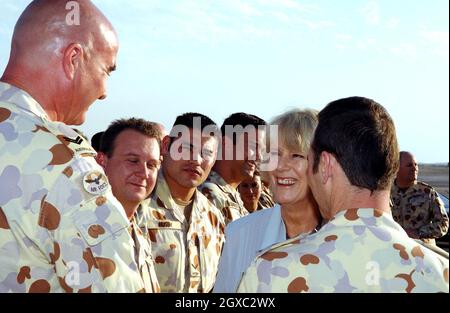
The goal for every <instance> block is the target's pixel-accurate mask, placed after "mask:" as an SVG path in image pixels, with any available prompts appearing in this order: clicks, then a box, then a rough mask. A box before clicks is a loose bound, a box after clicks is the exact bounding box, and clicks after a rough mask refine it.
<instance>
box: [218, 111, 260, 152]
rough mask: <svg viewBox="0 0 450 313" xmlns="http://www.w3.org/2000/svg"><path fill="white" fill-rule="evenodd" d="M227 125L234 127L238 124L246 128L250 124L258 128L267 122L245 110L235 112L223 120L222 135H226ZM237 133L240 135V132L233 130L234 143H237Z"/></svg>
mask: <svg viewBox="0 0 450 313" xmlns="http://www.w3.org/2000/svg"><path fill="white" fill-rule="evenodd" d="M227 125H229V126H232V127H233V128H234V127H236V126H242V127H243V128H245V127H247V126H249V125H251V126H254V127H255V128H257V127H258V126H266V125H267V123H266V121H264V120H263V119H262V118H260V117H258V116H256V115H253V114H247V113H243V112H238V113H233V114H231V115H230V116H228V117H227V118H226V119H225V120H224V121H223V124H222V126H221V127H220V132H221V133H222V137H223V136H225V135H226V126H227ZM237 135H239V132H233V138H232V139H233V144H236V137H237Z"/></svg>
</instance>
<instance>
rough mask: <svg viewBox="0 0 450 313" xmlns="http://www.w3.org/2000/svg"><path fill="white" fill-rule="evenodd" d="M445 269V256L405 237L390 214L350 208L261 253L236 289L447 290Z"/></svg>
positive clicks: (264, 290)
mask: <svg viewBox="0 0 450 313" xmlns="http://www.w3.org/2000/svg"><path fill="white" fill-rule="evenodd" d="M448 270H449V263H448V259H445V258H443V257H441V256H439V255H437V254H436V253H434V252H433V251H431V250H429V249H427V248H425V247H423V246H421V245H420V244H418V243H417V242H415V241H414V240H413V239H411V238H409V237H408V236H407V234H406V233H405V231H404V230H403V229H402V228H401V226H400V225H399V224H397V223H396V222H395V221H394V220H393V219H392V216H391V215H390V214H389V213H384V212H382V211H378V210H374V209H350V210H345V211H341V212H339V213H338V214H337V215H336V216H335V217H334V218H332V219H331V220H330V221H329V222H328V223H327V224H325V225H323V226H322V228H321V229H320V230H319V231H318V232H316V233H314V234H312V235H309V236H307V237H305V238H301V239H299V238H296V239H292V240H289V241H286V242H284V243H280V244H276V245H274V246H273V247H272V248H270V249H269V250H266V251H265V252H263V253H262V254H260V255H259V256H258V257H257V258H256V260H255V261H254V262H253V263H252V265H251V266H250V267H249V269H248V270H247V272H246V274H245V275H244V277H243V279H242V281H241V284H240V286H239V288H238V292H258V293H260V292H293V293H297V292H313V293H316V292H327V293H328V292H337V293H339V292H407V293H410V292H418V293H421V292H447V293H448V290H449V289H448V288H449V284H448Z"/></svg>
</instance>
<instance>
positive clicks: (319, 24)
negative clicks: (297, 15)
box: [298, 19, 335, 30]
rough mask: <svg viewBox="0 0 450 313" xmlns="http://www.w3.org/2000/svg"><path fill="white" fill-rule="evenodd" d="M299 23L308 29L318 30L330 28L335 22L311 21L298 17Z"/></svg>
mask: <svg viewBox="0 0 450 313" xmlns="http://www.w3.org/2000/svg"><path fill="white" fill-rule="evenodd" d="M298 22H299V23H301V24H304V25H306V26H307V27H308V28H309V29H312V30H318V29H323V28H330V27H333V26H334V25H335V24H334V22H332V21H326V20H323V21H312V20H306V19H299V20H298Z"/></svg>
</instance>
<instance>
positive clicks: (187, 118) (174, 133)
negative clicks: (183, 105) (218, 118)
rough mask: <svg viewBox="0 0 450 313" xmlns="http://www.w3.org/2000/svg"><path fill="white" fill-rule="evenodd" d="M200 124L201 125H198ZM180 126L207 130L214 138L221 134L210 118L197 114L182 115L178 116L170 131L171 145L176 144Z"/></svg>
mask: <svg viewBox="0 0 450 313" xmlns="http://www.w3.org/2000/svg"><path fill="white" fill-rule="evenodd" d="M198 122H200V123H198ZM178 126H185V127H187V128H189V129H194V128H195V129H198V130H200V131H202V132H203V131H204V130H205V128H207V129H206V130H207V131H208V134H209V135H210V136H211V137H213V136H218V135H219V134H220V131H219V127H218V126H217V124H216V123H215V122H214V121H213V120H212V119H210V118H209V117H208V116H206V115H203V114H200V113H195V112H187V113H184V114H181V115H178V116H177V118H176V119H175V122H174V123H173V126H172V129H171V131H170V135H169V136H170V139H171V141H170V145H172V143H173V142H174V139H176V138H178V136H179V131H180V130H181V129H180V128H178Z"/></svg>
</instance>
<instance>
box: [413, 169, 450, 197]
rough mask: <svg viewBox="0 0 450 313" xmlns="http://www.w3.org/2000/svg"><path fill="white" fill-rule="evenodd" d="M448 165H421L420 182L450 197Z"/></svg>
mask: <svg viewBox="0 0 450 313" xmlns="http://www.w3.org/2000/svg"><path fill="white" fill-rule="evenodd" d="M448 174H449V172H448V165H447V164H445V165H442V164H419V177H418V180H420V181H423V182H425V183H427V184H429V185H431V186H433V187H434V188H435V189H436V190H437V191H438V192H440V193H442V194H444V195H446V196H447V197H448V189H449V188H448V185H449V176H448Z"/></svg>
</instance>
